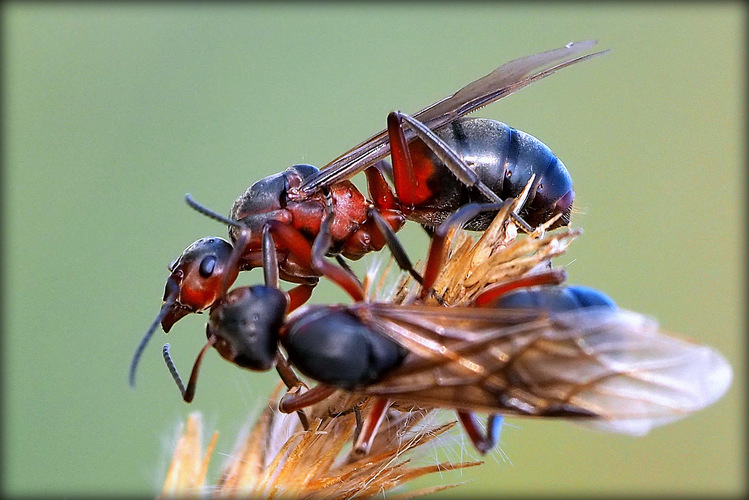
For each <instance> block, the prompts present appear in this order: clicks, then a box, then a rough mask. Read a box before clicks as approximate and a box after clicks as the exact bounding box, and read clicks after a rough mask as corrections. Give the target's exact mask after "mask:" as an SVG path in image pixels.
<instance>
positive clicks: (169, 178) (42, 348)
mask: <svg viewBox="0 0 749 500" xmlns="http://www.w3.org/2000/svg"><path fill="white" fill-rule="evenodd" d="M2 22H3V36H4V40H3V41H4V43H3V51H4V53H3V56H4V57H3V62H4V68H3V70H4V71H3V92H4V94H3V124H4V127H3V132H4V136H3V148H2V149H3V154H4V157H3V160H4V166H5V172H4V180H3V190H4V191H3V196H2V201H3V224H4V226H3V229H4V238H3V243H4V247H3V252H2V255H3V259H4V261H3V267H2V269H3V311H4V312H5V314H3V332H4V335H3V346H2V347H3V348H2V353H3V360H2V369H3V377H2V380H3V384H4V385H3V389H4V390H3V396H4V397H3V403H4V412H3V433H2V434H3V457H2V466H3V469H4V470H3V471H2V478H3V483H4V484H3V491H2V493H3V494H4V495H3V496H7V495H31V496H36V495H50V494H65V495H76V496H77V495H80V494H85V495H115V494H116V495H125V496H131V495H153V494H154V493H155V492H157V491H159V489H160V486H161V482H162V480H163V477H164V475H165V472H166V467H167V464H168V460H169V457H170V453H171V450H172V447H173V445H174V440H175V436H176V430H177V427H178V425H179V423H180V422H183V421H184V419H185V417H186V416H187V415H188V413H189V412H191V411H194V410H200V411H201V412H202V413H203V415H204V418H205V422H206V424H207V427H208V428H209V429H211V430H212V429H215V428H218V429H220V431H221V435H220V439H219V442H218V451H219V454H218V455H217V456H216V458H215V459H214V467H213V468H212V469H211V471H212V472H211V474H212V475H213V477H214V478H215V475H216V473H217V472H218V470H219V468H220V465H221V463H222V461H223V455H222V454H228V453H230V452H231V451H232V447H233V441H234V438H235V434H236V431H237V430H238V429H239V427H240V426H241V425H242V424H243V423H244V422H245V420H246V419H247V418H248V416H249V415H254V414H256V413H257V412H258V411H259V410H260V409H261V408H262V407H263V405H264V404H265V399H266V397H267V395H268V394H269V390H270V387H271V386H272V385H273V384H274V382H275V380H276V376H275V375H274V374H273V373H268V374H251V373H249V372H243V371H240V370H239V369H237V368H236V367H234V366H231V365H230V364H228V363H226V362H224V361H222V360H221V359H219V357H218V356H216V355H210V356H208V357H207V360H206V362H205V363H204V365H203V370H202V375H201V380H200V384H199V387H198V392H197V397H196V400H195V401H194V403H193V404H192V405H186V404H184V403H183V402H182V401H181V399H180V398H179V394H178V392H177V390H176V388H175V387H174V384H173V382H172V380H171V378H170V376H169V374H168V372H167V370H166V369H165V367H164V366H163V362H162V360H161V355H160V352H159V346H160V344H159V342H160V341H163V340H164V338H163V336H162V335H160V334H159V337H158V338H157V339H156V340H155V341H154V342H152V344H151V345H150V346H149V349H148V350H147V351H146V353H145V355H144V358H143V360H142V362H141V366H140V371H139V373H138V386H137V388H136V390H131V389H130V388H129V387H128V385H127V370H128V365H129V363H130V358H131V356H132V354H133V351H134V348H135V346H136V344H137V343H138V341H139V339H140V337H141V335H142V334H143V332H144V330H145V329H146V327H147V326H148V324H149V323H150V322H151V320H152V318H153V316H154V315H155V314H156V312H157V311H158V308H159V306H160V300H161V295H162V293H163V286H164V281H165V279H166V276H167V271H166V266H167V265H168V264H169V262H170V261H171V260H172V259H174V258H175V257H176V256H177V255H179V253H180V252H181V251H182V250H183V249H184V247H186V246H187V245H188V244H189V243H191V242H192V241H193V240H195V239H197V238H198V237H201V236H205V235H211V234H217V235H224V233H225V229H224V228H223V226H221V225H220V224H217V223H215V222H213V221H210V220H208V219H206V218H205V217H202V216H200V215H198V214H196V213H195V212H193V211H192V210H190V209H189V208H188V207H187V206H186V205H185V203H184V201H183V196H184V194H185V193H187V192H190V193H193V194H194V195H195V197H196V198H197V199H198V200H200V201H202V202H203V203H205V204H207V205H208V206H211V207H214V208H216V209H218V210H219V211H222V212H224V211H228V209H229V207H230V206H231V203H232V202H233V200H234V198H235V197H236V196H237V195H238V194H239V193H240V192H241V191H243V190H244V189H245V188H246V187H247V186H248V185H249V184H251V183H252V182H254V181H255V180H258V179H260V178H261V177H263V176H265V175H268V174H271V173H275V172H277V171H280V170H282V169H284V168H285V167H286V166H288V165H291V164H293V163H300V162H308V163H313V164H316V165H323V164H325V163H326V162H327V161H328V160H330V159H332V158H333V157H335V156H337V155H338V154H339V153H341V152H343V151H345V150H346V149H348V148H349V147H350V146H353V145H354V144H355V143H357V142H359V141H360V140H362V139H363V138H365V137H368V136H369V135H370V134H371V133H373V132H376V131H379V130H380V129H382V128H384V126H385V116H386V114H387V113H388V112H389V111H391V110H393V109H400V110H403V111H406V112H414V111H416V110H418V109H420V108H422V107H424V106H425V105H427V104H429V103H431V102H434V101H435V100H437V99H439V98H442V97H444V96H445V95H447V94H448V93H450V92H452V91H454V90H456V89H458V88H459V87H461V86H462V85H464V84H466V83H468V82H469V81H471V80H473V79H475V78H477V77H479V76H481V75H483V74H485V73H487V72H489V71H490V70H492V69H493V68H495V67H496V66H498V65H500V64H502V63H504V62H506V61H509V60H510V59H514V58H516V57H520V56H525V55H529V54H533V53H536V52H540V51H543V50H547V49H551V48H556V47H559V46H561V45H563V44H565V43H566V42H568V41H571V40H581V39H588V38H596V39H598V40H599V47H601V48H604V49H605V48H611V49H613V50H612V52H611V53H610V54H608V55H606V56H605V57H603V58H598V59H595V60H594V61H591V62H587V63H585V64H582V65H579V66H575V67H573V68H570V69H567V70H564V71H563V72H561V73H558V74H556V75H554V76H552V77H551V78H548V79H545V80H543V81H542V82H539V83H536V84H534V85H532V86H530V87H529V88H527V89H524V90H522V91H521V92H520V93H518V94H516V95H513V96H511V97H509V98H507V99H504V100H503V101H501V102H499V103H497V104H494V105H492V106H490V107H488V108H485V109H483V110H481V111H480V112H479V113H478V115H480V116H486V117H491V118H495V119H499V120H502V121H505V122H507V123H509V124H511V125H513V126H514V127H517V128H520V129H522V130H524V131H526V132H529V133H531V134H533V135H535V136H537V137H539V138H541V139H542V140H543V141H544V142H546V143H547V144H548V145H549V146H550V147H551V148H552V149H553V150H554V151H555V153H556V154H558V155H559V156H560V158H562V160H563V161H564V162H565V164H566V165H567V166H568V168H569V169H570V171H571V173H572V175H573V178H574V179H575V183H576V192H577V200H578V201H577V206H578V207H579V210H580V212H581V213H577V214H576V215H575V217H574V219H573V222H574V225H577V226H582V227H583V228H584V229H585V234H584V235H583V236H582V237H581V238H580V239H578V240H577V241H576V242H575V243H574V244H573V246H572V248H571V251H570V252H569V253H568V255H566V256H563V257H562V258H561V259H560V260H559V262H558V263H559V264H563V265H567V269H568V271H569V274H570V277H571V281H573V282H576V283H584V284H588V285H591V286H594V287H597V288H601V289H603V290H605V291H607V292H608V293H609V294H610V295H611V296H613V297H614V298H615V299H616V300H617V301H618V302H619V304H620V305H621V306H623V307H626V308H628V309H632V310H636V311H640V312H643V313H646V314H649V315H653V316H655V317H657V318H658V319H659V321H660V322H661V324H662V325H663V326H664V328H666V329H668V330H671V331H675V332H680V333H682V334H684V335H686V336H688V337H691V338H694V339H696V340H697V341H699V342H702V343H707V344H710V345H712V346H714V347H716V348H717V349H719V350H720V351H721V352H722V353H724V354H725V355H726V356H727V357H728V359H729V360H730V362H731V364H732V365H733V367H734V369H735V373H736V375H735V381H734V383H733V386H732V388H731V389H730V392H729V393H728V395H727V396H726V397H724V398H723V399H722V400H721V401H719V402H718V403H717V404H716V405H714V406H712V407H710V408H708V409H707V410H705V411H702V412H700V413H698V414H696V415H694V416H692V417H690V418H688V419H686V420H683V421H681V422H678V423H676V424H673V425H670V426H666V427H664V428H660V429H657V430H656V431H654V432H652V433H651V434H650V435H648V436H647V437H644V438H639V439H635V438H627V437H621V436H614V435H606V434H601V433H595V432H591V431H587V430H584V429H581V428H578V427H576V426H574V425H571V424H568V423H563V422H548V421H529V420H521V419H511V420H510V421H509V423H510V425H509V426H507V427H505V429H504V431H503V435H502V444H501V447H502V451H503V453H504V454H506V455H507V456H508V457H509V461H507V460H504V459H503V458H502V454H500V453H499V452H495V453H494V454H493V455H492V456H489V457H488V459H487V461H488V463H487V464H485V465H484V466H483V467H480V468H477V469H471V470H468V471H466V472H464V473H463V474H462V475H459V474H456V473H450V474H445V476H444V478H440V477H438V476H435V477H434V478H432V479H431V481H432V482H440V481H444V482H447V481H463V480H466V481H469V482H468V484H467V485H465V486H463V487H462V489H460V490H458V491H459V492H460V494H461V495H470V494H475V495H482V496H487V495H518V494H547V495H558V494H564V495H567V494H570V495H572V494H574V495H587V494H598V495H612V494H621V495H623V494H663V495H683V494H695V495H706V494H731V495H733V494H738V493H739V492H745V491H746V483H745V474H746V464H745V450H744V437H745V436H744V422H743V421H744V418H743V417H744V407H745V405H744V403H745V400H744V396H743V394H744V392H745V388H746V387H745V381H744V377H743V374H744V372H745V369H746V358H745V349H744V347H745V345H744V335H745V329H744V321H743V320H744V308H743V305H744V296H743V294H744V291H745V290H744V287H743V286H742V283H743V279H742V278H743V277H744V272H745V267H744V261H743V259H742V256H743V254H744V250H745V249H744V225H743V224H744V223H745V220H744V213H743V209H744V208H745V206H746V199H745V197H744V189H745V183H746V178H745V170H744V168H743V167H744V165H745V163H744V160H745V150H744V134H745V130H744V125H745V102H744V94H745V90H746V85H745V84H746V82H745V67H744V66H745V61H746V54H745V51H744V43H745V38H744V31H743V30H744V27H745V23H746V9H745V7H743V6H741V5H740V4H730V3H715V4H714V3H709V4H708V3H705V4H692V3H684V4H671V3H669V4H658V5H656V6H646V5H644V4H619V3H606V4H603V5H600V6H599V5H596V4H593V3H584V4H572V3H562V4H556V3H555V4H549V5H546V4H543V3H531V4H529V5H527V6H525V5H520V4H509V5H501V4H493V3H479V4H460V5H459V6H458V5H454V6H453V5H449V4H442V3H433V4H430V3H426V4H419V5H415V6H405V5H404V6H400V5H395V4H391V3H386V4H382V5H377V4H372V5H368V4H355V5H351V6H348V5H345V4H340V3H333V4H312V5H309V6H308V5H305V4H291V5H287V6H271V5H265V4H254V3H253V4H247V5H244V4H216V5H214V4H186V5H185V6H181V5H177V4H154V5H150V4H146V3H134V4H111V5H95V4H87V3H82V4H69V5H56V4H47V3H31V4H29V5H24V4H20V3H5V4H3V21H2ZM404 235H405V236H404V238H405V241H406V245H407V247H408V248H410V249H411V252H412V254H415V255H422V254H421V253H420V252H421V251H422V250H421V246H422V245H423V243H424V239H423V237H422V233H421V232H420V231H419V230H413V228H409V230H407V231H405V232H404ZM357 269H363V268H362V267H361V266H359V267H357ZM260 279H261V275H260V274H259V273H256V272H255V271H253V273H249V274H248V276H246V277H244V278H243V279H242V282H243V283H250V282H259V281H260ZM314 299H315V300H316V301H326V302H333V301H340V300H345V298H344V297H343V295H342V294H340V293H339V292H338V291H337V290H336V289H334V287H332V286H329V285H327V284H324V285H322V286H321V287H320V289H318V291H317V292H316V294H315V296H314ZM204 322H205V317H204V316H203V317H198V316H195V317H191V318H187V319H186V320H183V321H182V322H181V323H180V324H179V325H178V326H177V328H175V330H174V333H173V334H172V335H171V342H172V347H173V354H174V356H175V358H176V360H177V363H178V365H179V366H180V367H181V368H182V370H183V371H187V369H188V365H189V364H190V363H192V360H193V359H194V356H195V354H196V353H197V351H198V349H199V347H200V346H201V345H202V342H203V340H204V338H205V337H204V334H203V329H204V326H203V325H204ZM460 436H461V435H460V434H459V433H456V437H455V439H456V440H460V439H462V438H461V437H460ZM456 453H457V452H456ZM459 458H460V457H459V456H457V455H453V456H452V459H455V460H457V459H459ZM455 494H456V492H449V493H446V494H445V495H446V496H450V495H455Z"/></svg>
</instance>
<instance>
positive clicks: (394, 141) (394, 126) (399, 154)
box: [387, 111, 533, 233]
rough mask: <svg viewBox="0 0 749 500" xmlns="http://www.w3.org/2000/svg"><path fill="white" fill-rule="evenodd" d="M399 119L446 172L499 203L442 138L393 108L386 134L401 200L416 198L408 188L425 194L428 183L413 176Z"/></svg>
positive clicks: (515, 216)
mask: <svg viewBox="0 0 749 500" xmlns="http://www.w3.org/2000/svg"><path fill="white" fill-rule="evenodd" d="M403 122H406V123H408V125H409V127H410V128H411V130H412V131H413V132H414V133H415V134H416V136H417V137H418V138H419V139H421V140H422V142H424V144H426V145H427V147H429V149H431V150H432V152H434V154H435V155H437V157H438V158H439V159H440V160H441V161H442V163H444V164H445V166H446V167H447V168H448V169H449V170H450V172H452V173H453V175H455V177H456V178H457V179H458V180H459V181H460V182H462V183H463V184H464V185H465V186H467V187H473V188H476V189H478V191H479V192H480V193H481V194H482V195H483V196H484V197H485V198H486V199H487V200H489V202H490V203H500V202H502V201H503V200H502V198H500V197H499V195H498V194H497V193H495V192H494V191H492V190H491V189H489V187H488V186H487V185H486V184H484V182H482V181H481V179H480V178H479V176H478V174H477V173H476V172H475V171H474V170H472V169H471V168H470V167H469V166H468V165H466V163H465V162H464V161H463V159H462V158H460V156H458V154H457V153H456V152H455V151H454V150H453V149H452V148H451V147H450V146H448V145H447V144H446V143H445V141H443V140H442V139H440V138H439V136H437V134H435V133H434V132H432V131H431V130H430V129H429V128H428V127H427V126H426V125H424V124H423V123H422V122H420V121H419V120H417V119H416V118H413V117H412V116H410V115H407V114H405V113H401V112H398V111H393V112H391V113H390V114H389V115H388V117H387V125H388V136H389V137H390V148H391V158H392V160H393V177H394V179H395V180H394V182H395V190H396V192H397V193H398V196H400V198H401V200H402V201H403V202H404V203H408V201H407V200H410V201H416V200H417V199H416V198H415V197H412V196H410V195H408V194H407V193H408V192H409V190H410V191H412V192H413V191H415V192H416V195H418V196H419V197H420V199H425V197H426V198H428V196H429V192H428V187H427V186H426V185H424V186H423V187H422V186H421V185H420V183H419V180H418V179H417V177H416V174H415V171H414V170H415V169H414V166H413V162H412V161H411V155H410V152H409V149H408V143H407V141H406V134H405V132H404V130H403ZM399 171H400V172H399ZM403 171H405V175H404V173H402V172H403ZM404 196H405V198H404ZM409 204H410V203H409ZM510 215H511V216H512V217H513V219H515V221H516V222H517V223H518V225H519V226H520V227H521V228H522V229H523V230H524V231H525V232H526V233H530V232H532V231H533V228H532V227H531V226H530V224H528V223H527V222H525V220H523V219H522V218H521V217H520V216H519V215H518V214H516V213H515V212H512V213H511V214H510Z"/></svg>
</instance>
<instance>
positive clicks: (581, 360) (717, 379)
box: [360, 304, 732, 435]
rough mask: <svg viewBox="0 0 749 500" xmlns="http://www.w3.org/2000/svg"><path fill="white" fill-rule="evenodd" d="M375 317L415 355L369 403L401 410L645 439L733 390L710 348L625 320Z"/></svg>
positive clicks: (382, 312) (428, 310)
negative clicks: (568, 421)
mask: <svg viewBox="0 0 749 500" xmlns="http://www.w3.org/2000/svg"><path fill="white" fill-rule="evenodd" d="M369 306H370V307H368V308H366V309H364V308H362V311H360V314H361V313H364V314H362V318H363V320H364V321H367V322H368V323H369V324H370V325H371V326H372V327H373V328H375V329H376V330H377V331H379V332H381V333H383V334H384V335H387V336H388V337H389V338H391V339H393V340H395V341H396V342H398V343H399V344H401V345H402V346H403V347H405V348H406V349H407V350H408V351H409V354H408V355H407V357H406V359H405V360H404V363H403V365H402V366H401V367H399V368H398V369H397V370H396V371H394V372H392V373H391V374H389V375H388V376H387V377H386V378H385V379H383V380H381V381H379V382H378V383H376V384H373V385H370V386H367V387H366V388H364V389H363V391H362V392H364V393H367V394H370V395H377V396H386V397H390V398H392V399H395V400H396V401H403V402H409V403H414V404H420V405H423V406H436V407H443V408H462V409H467V410H475V411H483V412H488V413H505V414H516V415H528V416H540V417H543V416H554V417H566V418H572V419H576V420H578V421H580V422H583V423H584V424H585V425H589V426H593V427H596V428H599V429H602V430H607V431H611V432H618V433H624V434H635V435H638V434H644V433H646V432H647V431H648V430H650V429H651V428H652V427H654V426H657V425H662V424H664V423H667V422H670V421H673V420H676V419H678V418H681V417H684V416H686V415H688V414H690V413H692V412H695V411H697V410H700V409H701V408H704V407H706V406H708V405H710V404H712V403H713V402H715V401H716V400H717V399H719V398H720V397H721V396H722V395H723V394H724V393H725V391H726V390H727V389H728V386H729V385H730V382H731V379H732V371H731V368H730V366H729V365H728V363H727V362H726V360H725V359H724V358H723V357H722V356H721V355H720V354H719V353H717V352H716V351H714V350H713V349H711V348H710V347H707V346H701V345H697V344H694V343H691V342H688V341H685V340H682V339H679V338H676V337H673V336H669V335H666V334H665V333H663V332H661V331H660V330H659V329H658V326H657V325H656V323H655V322H653V321H652V320H650V319H649V318H646V317H644V316H642V315H640V314H636V313H633V312H629V311H624V310H612V309H602V308H584V309H579V310H575V311H571V312H564V313H554V314H541V313H539V312H535V311H519V310H518V311H506V310H493V309H471V308H458V307H455V308H439V307H426V306H392V305H385V304H369Z"/></svg>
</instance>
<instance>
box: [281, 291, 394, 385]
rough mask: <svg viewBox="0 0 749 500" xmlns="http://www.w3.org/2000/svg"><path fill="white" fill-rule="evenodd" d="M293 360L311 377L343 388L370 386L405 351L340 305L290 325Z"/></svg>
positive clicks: (313, 312)
mask: <svg viewBox="0 0 749 500" xmlns="http://www.w3.org/2000/svg"><path fill="white" fill-rule="evenodd" d="M282 342H283V344H284V347H285V348H286V351H287V352H288V353H289V360H290V361H291V363H292V364H293V365H294V366H296V367H297V368H298V369H299V371H301V372H302V373H304V374H305V375H307V376H308V377H310V378H313V379H315V380H317V381H318V382H322V383H325V384H330V385H334V386H336V387H341V388H343V389H349V390H352V389H355V388H357V387H360V386H362V385H366V384H370V383H372V382H375V381H376V380H378V379H379V378H380V377H381V376H383V375H384V374H386V373H388V371H389V370H391V369H392V368H395V367H397V366H398V365H399V364H400V362H401V361H402V359H403V357H404V355H405V352H404V350H403V349H402V348H401V347H400V346H398V344H396V343H395V342H393V341H391V340H390V339H387V338H385V337H383V336H381V335H379V334H377V333H376V332H374V331H372V330H371V329H370V328H369V327H368V326H367V325H366V324H364V323H363V322H362V321H361V319H359V318H358V317H357V316H356V315H354V314H353V313H351V312H350V311H348V310H346V309H345V308H344V307H340V306H315V307H312V308H309V309H308V310H307V311H306V312H305V314H303V315H300V316H297V317H296V318H294V319H292V320H291V321H290V322H289V323H288V324H287V330H286V335H285V336H284V337H282Z"/></svg>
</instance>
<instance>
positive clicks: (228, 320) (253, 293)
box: [206, 285, 289, 371]
mask: <svg viewBox="0 0 749 500" xmlns="http://www.w3.org/2000/svg"><path fill="white" fill-rule="evenodd" d="M288 306H289V299H288V297H287V295H286V294H285V293H284V292H282V291H281V290H279V289H277V288H273V287H269V286H263V285H256V286H250V287H241V288H236V289H234V290H232V291H231V292H229V294H227V296H226V297H225V298H224V299H223V300H222V301H221V302H220V303H218V304H217V305H216V306H214V307H213V308H212V309H211V317H210V321H209V322H208V326H207V328H206V334H207V336H208V337H209V338H210V337H211V336H214V337H216V343H215V346H214V347H215V348H216V350H217V351H218V352H219V354H221V356H222V357H223V358H224V359H227V360H229V361H231V362H232V363H234V364H236V365H237V366H241V367H243V368H247V369H249V370H256V371H265V370H270V369H271V368H272V367H273V365H274V363H275V359H276V352H277V350H278V336H279V330H280V328H281V325H283V322H284V318H285V317H286V311H287V309H288Z"/></svg>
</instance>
